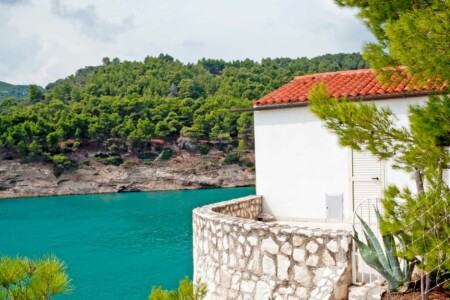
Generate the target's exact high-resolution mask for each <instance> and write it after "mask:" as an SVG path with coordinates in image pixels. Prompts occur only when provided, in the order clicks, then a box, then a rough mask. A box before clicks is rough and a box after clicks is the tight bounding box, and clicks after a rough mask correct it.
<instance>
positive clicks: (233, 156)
mask: <svg viewBox="0 0 450 300" xmlns="http://www.w3.org/2000/svg"><path fill="white" fill-rule="evenodd" d="M240 162H241V155H240V154H239V153H230V154H227V155H226V156H225V158H224V160H223V163H224V164H226V165H232V164H239V163H240Z"/></svg>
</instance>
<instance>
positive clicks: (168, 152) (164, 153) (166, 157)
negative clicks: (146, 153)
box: [160, 149, 173, 160]
mask: <svg viewBox="0 0 450 300" xmlns="http://www.w3.org/2000/svg"><path fill="white" fill-rule="evenodd" d="M172 156H173V151H172V150H170V149H164V150H163V151H162V153H161V157H160V158H161V160H170V159H171V158H172Z"/></svg>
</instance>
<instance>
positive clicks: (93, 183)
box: [0, 153, 255, 198]
mask: <svg viewBox="0 0 450 300" xmlns="http://www.w3.org/2000/svg"><path fill="white" fill-rule="evenodd" d="M254 183H255V174H254V172H253V171H252V170H250V169H248V168H245V167H242V166H239V165H237V164H233V165H222V164H220V162H218V161H217V160H215V159H208V158H204V157H199V156H194V155H190V154H189V153H182V154H180V155H178V156H177V157H175V158H174V159H172V160H171V161H170V162H158V163H154V164H151V165H148V164H143V163H139V164H133V165H130V166H113V165H104V164H102V163H101V162H98V161H95V160H94V159H92V160H90V163H89V165H84V164H82V165H80V166H79V167H78V168H77V169H76V170H74V171H71V172H67V173H63V174H62V175H60V176H59V177H56V176H55V175H54V174H53V167H52V165H51V164H47V163H41V162H33V163H24V162H21V161H19V160H1V161H0V198H22V197H39V196H52V195H76V194H97V193H114V192H137V191H170V190H188V189H202V188H221V187H240V186H253V185H254Z"/></svg>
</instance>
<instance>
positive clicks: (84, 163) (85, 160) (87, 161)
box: [81, 159, 91, 166]
mask: <svg viewBox="0 0 450 300" xmlns="http://www.w3.org/2000/svg"><path fill="white" fill-rule="evenodd" d="M81 163H82V164H83V165H85V166H90V165H91V161H90V160H89V159H84V160H83V161H82V162H81Z"/></svg>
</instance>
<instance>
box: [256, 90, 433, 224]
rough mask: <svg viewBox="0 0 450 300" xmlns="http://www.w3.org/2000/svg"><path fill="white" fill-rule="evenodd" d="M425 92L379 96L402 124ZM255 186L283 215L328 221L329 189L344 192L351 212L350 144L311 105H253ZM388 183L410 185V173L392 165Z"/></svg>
mask: <svg viewBox="0 0 450 300" xmlns="http://www.w3.org/2000/svg"><path fill="white" fill-rule="evenodd" d="M426 99H427V98H426V97H416V98H406V99H390V100H378V101H375V102H374V103H376V105H381V106H385V105H388V106H390V107H391V109H392V111H393V112H394V113H395V114H396V115H397V116H398V118H399V124H401V125H407V123H408V118H407V113H408V107H409V105H415V104H420V103H424V102H425V101H426ZM254 116H255V147H256V191H257V194H258V195H263V196H264V211H266V212H269V213H271V214H273V215H275V216H276V217H277V218H278V219H280V220H302V221H304V220H310V221H324V220H325V219H326V202H325V194H343V195H344V218H345V219H346V220H347V221H350V219H351V216H352V213H353V204H352V198H351V164H350V157H351V156H350V150H349V149H347V148H343V147H341V146H339V145H338V142H337V138H336V137H335V136H334V135H333V134H331V133H330V132H328V130H326V129H325V128H324V127H323V126H322V123H321V122H320V120H319V119H318V118H317V117H315V116H314V115H313V114H312V113H311V112H310V111H309V108H308V107H296V108H284V109H274V110H263V111H255V113H254ZM385 174H386V175H385V177H386V178H385V179H386V180H385V184H397V185H399V186H405V185H408V186H410V187H411V188H412V189H413V190H414V182H413V181H412V178H411V176H410V175H409V174H406V173H404V172H402V171H398V170H392V168H390V166H389V163H388V164H387V167H386V172H385Z"/></svg>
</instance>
